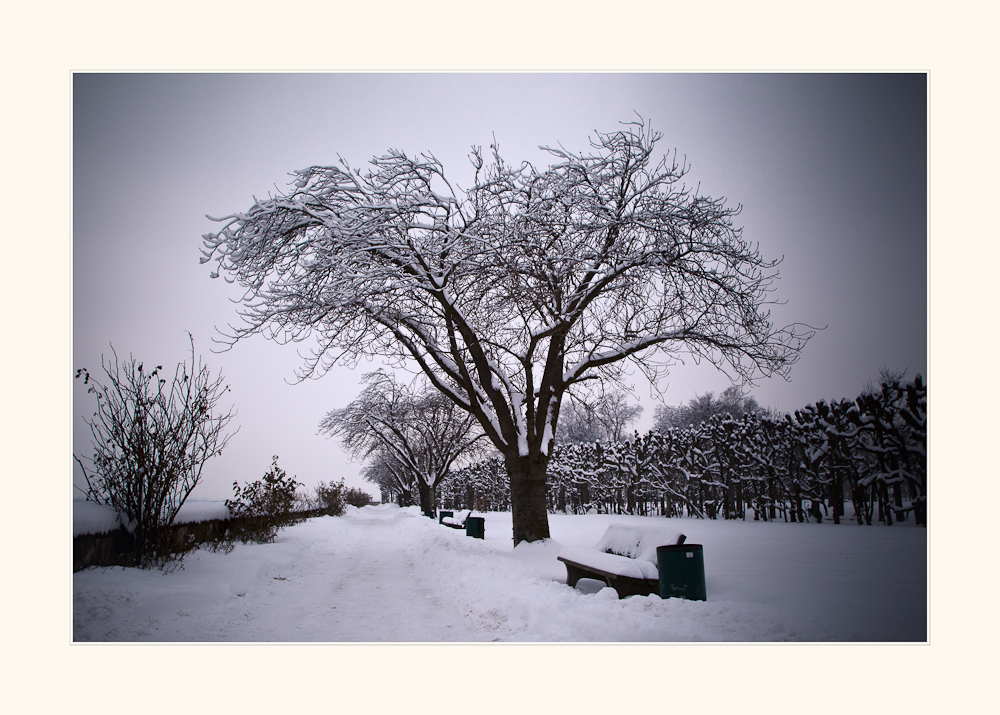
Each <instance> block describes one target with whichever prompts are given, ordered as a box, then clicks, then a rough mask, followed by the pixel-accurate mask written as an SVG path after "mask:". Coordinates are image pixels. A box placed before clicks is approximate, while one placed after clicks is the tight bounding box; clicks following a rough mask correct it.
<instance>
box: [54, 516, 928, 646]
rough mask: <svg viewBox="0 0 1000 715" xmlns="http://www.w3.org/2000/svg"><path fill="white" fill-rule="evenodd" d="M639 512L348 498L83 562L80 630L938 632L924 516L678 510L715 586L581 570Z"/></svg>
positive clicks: (341, 636)
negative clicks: (267, 527) (547, 535)
mask: <svg viewBox="0 0 1000 715" xmlns="http://www.w3.org/2000/svg"><path fill="white" fill-rule="evenodd" d="M642 522H646V523H649V522H655V523H656V524H658V525H661V526H662V525H665V520H664V519H659V518H658V519H649V518H644V517H636V516H614V515H588V516H566V515H558V514H557V515H550V516H549V523H550V527H551V533H552V539H551V540H549V541H546V542H543V543H535V544H527V543H524V544H521V545H519V546H518V548H516V549H514V548H512V539H511V534H512V531H511V517H510V514H505V513H490V514H487V515H486V539H485V540H478V539H471V538H468V537H466V536H465V532H464V531H461V530H456V529H449V528H447V527H444V526H440V525H439V524H437V523H436V522H435V521H432V520H430V519H427V518H426V517H423V516H421V515H420V513H419V510H418V509H417V508H415V507H410V508H406V509H400V508H398V507H395V506H392V505H383V506H379V507H365V508H363V509H355V508H353V507H350V508H349V509H348V512H347V514H345V515H344V516H342V517H323V518H318V519H311V520H309V521H306V522H303V523H301V524H298V525H296V526H293V527H290V528H288V529H285V530H283V531H282V532H281V533H280V534H279V535H278V538H277V540H276V541H275V543H273V544H263V545H238V546H237V547H236V549H235V550H234V551H233V552H232V553H230V554H222V553H210V552H207V551H196V552H194V553H192V554H190V555H189V556H188V557H187V558H186V559H185V560H184V563H183V569H182V570H178V571H175V572H173V573H168V574H162V573H160V572H159V571H155V570H154V571H142V570H138V569H122V568H106V569H105V568H90V569H87V570H85V571H82V572H79V573H76V574H74V575H73V640H74V641H77V642H81V641H191V642H200V641H229V642H232V641H235V642H258V641H282V642H307V641H322V642H444V641H463V642H477V641H518V642H545V641H563V642H590V641H602V642H637V641H657V642H678V641H730V642H731V641H737V642H761V641H824V642H826V641H908V642H923V641H925V640H926V639H927V630H926V626H927V577H926V576H927V572H926V563H927V551H926V544H927V531H926V529H923V528H919V527H914V526H913V525H912V521H911V522H908V523H902V524H898V525H894V526H892V527H883V526H871V527H868V526H858V525H857V524H855V523H850V522H847V523H844V524H841V525H837V526H835V525H834V524H833V523H832V522H828V521H824V522H823V523H822V524H815V523H810V524H785V523H763V522H753V521H746V522H742V521H728V522H727V521H702V520H695V519H675V520H669V521H668V522H667V523H668V524H669V526H671V527H677V528H679V529H680V530H681V531H683V532H684V533H685V534H686V535H687V537H688V538H687V543H697V544H702V545H703V546H704V554H705V573H706V585H707V591H708V601H707V602H693V601H684V600H679V599H669V600H665V601H664V600H661V599H660V598H659V597H657V596H650V597H632V598H627V599H624V600H618V599H617V597H616V594H615V593H614V592H612V591H611V590H610V589H607V588H603V589H599V584H597V583H596V582H592V581H591V582H587V581H581V584H580V587H579V588H577V589H573V588H570V587H568V586H566V583H565V581H566V570H565V567H564V566H563V564H562V563H561V562H559V561H557V560H556V556H557V555H558V553H559V551H560V549H562V548H563V547H564V546H576V547H581V546H582V547H593V546H594V545H595V544H597V542H598V541H599V540H600V538H601V536H602V535H603V534H604V531H605V529H606V528H607V526H608V525H609V524H612V523H642Z"/></svg>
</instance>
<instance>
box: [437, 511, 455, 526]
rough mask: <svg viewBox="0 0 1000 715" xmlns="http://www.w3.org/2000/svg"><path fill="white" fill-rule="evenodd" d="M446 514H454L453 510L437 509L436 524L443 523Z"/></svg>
mask: <svg viewBox="0 0 1000 715" xmlns="http://www.w3.org/2000/svg"><path fill="white" fill-rule="evenodd" d="M446 516H455V512H452V511H439V512H438V524H443V523H444V518H445V517H446Z"/></svg>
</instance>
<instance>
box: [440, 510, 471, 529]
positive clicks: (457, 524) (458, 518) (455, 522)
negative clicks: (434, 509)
mask: <svg viewBox="0 0 1000 715" xmlns="http://www.w3.org/2000/svg"><path fill="white" fill-rule="evenodd" d="M471 514H472V510H471V509H466V510H465V511H460V512H458V513H457V514H455V515H454V516H442V517H441V523H442V524H444V525H445V526H450V527H451V528H452V529H464V528H465V522H466V520H467V519H468V518H469V516H470V515H471Z"/></svg>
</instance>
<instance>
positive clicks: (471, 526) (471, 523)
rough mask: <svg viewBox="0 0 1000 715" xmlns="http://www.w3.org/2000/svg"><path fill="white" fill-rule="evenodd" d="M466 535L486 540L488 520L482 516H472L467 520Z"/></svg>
mask: <svg viewBox="0 0 1000 715" xmlns="http://www.w3.org/2000/svg"><path fill="white" fill-rule="evenodd" d="M465 535H466V536H471V537H472V538H473V539H485V538H486V519H484V518H483V517H481V516H470V517H469V518H468V519H466V520H465Z"/></svg>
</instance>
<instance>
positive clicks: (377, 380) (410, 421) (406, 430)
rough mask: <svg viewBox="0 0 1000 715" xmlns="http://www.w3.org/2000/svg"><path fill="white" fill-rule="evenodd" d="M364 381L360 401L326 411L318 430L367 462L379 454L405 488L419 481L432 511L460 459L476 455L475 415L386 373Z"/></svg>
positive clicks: (426, 507) (424, 506)
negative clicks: (439, 486)
mask: <svg viewBox="0 0 1000 715" xmlns="http://www.w3.org/2000/svg"><path fill="white" fill-rule="evenodd" d="M364 381H365V382H366V383H368V386H367V387H366V388H365V389H364V390H363V391H362V392H361V395H360V396H359V397H358V399H357V400H355V401H354V402H352V403H351V404H349V405H348V406H347V407H344V408H343V409H339V410H333V411H332V412H329V413H327V415H326V417H324V418H323V420H322V421H321V422H320V425H319V431H320V432H321V433H325V434H327V435H329V436H339V437H340V438H341V440H342V442H343V444H344V447H345V448H346V449H347V450H349V451H350V452H353V453H354V454H355V455H358V456H361V457H362V458H366V457H369V456H371V455H372V454H375V455H376V461H377V462H378V463H379V465H380V466H379V469H380V470H381V471H382V472H388V474H390V475H392V477H393V480H394V481H395V482H396V483H397V484H398V485H399V487H400V488H401V489H404V487H405V485H407V484H412V483H415V484H416V486H417V490H418V492H419V494H420V508H421V509H422V510H423V511H425V512H431V511H433V510H434V509H435V507H436V505H437V487H438V485H439V484H440V483H441V481H442V480H443V479H444V478H445V477H446V476H447V475H448V472H449V470H450V469H451V468H452V466H453V465H454V464H455V462H456V461H457V460H459V459H461V458H463V457H470V456H473V454H474V450H475V446H476V443H477V442H479V441H480V439H482V437H484V436H485V435H483V433H482V431H481V430H480V429H478V424H477V422H476V419H475V418H474V417H473V416H472V415H470V414H469V413H468V412H464V411H462V410H460V409H459V408H458V406H457V405H455V403H454V402H452V401H451V400H449V399H448V398H447V397H445V396H444V395H442V394H441V393H440V392H438V391H437V390H433V389H430V390H428V389H419V388H413V387H412V386H406V385H401V384H400V383H398V382H397V381H396V379H395V378H394V377H393V376H392V375H390V374H388V373H386V372H384V371H381V370H380V371H378V372H373V373H369V374H367V375H365V377H364Z"/></svg>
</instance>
